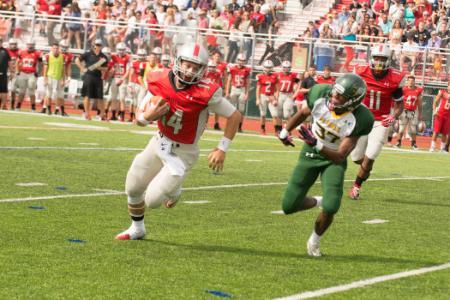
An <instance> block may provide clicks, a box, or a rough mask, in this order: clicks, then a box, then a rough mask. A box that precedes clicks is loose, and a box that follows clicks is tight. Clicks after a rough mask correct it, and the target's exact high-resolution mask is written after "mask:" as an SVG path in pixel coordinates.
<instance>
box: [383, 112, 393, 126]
mask: <svg viewBox="0 0 450 300" xmlns="http://www.w3.org/2000/svg"><path fill="white" fill-rule="evenodd" d="M394 122H395V117H394V116H393V115H389V116H387V117H386V118H384V119H383V120H381V125H382V126H383V127H389V126H391V124H392V123H394Z"/></svg>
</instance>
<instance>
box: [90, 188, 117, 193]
mask: <svg viewBox="0 0 450 300" xmlns="http://www.w3.org/2000/svg"><path fill="white" fill-rule="evenodd" d="M92 190H93V191H96V192H101V193H122V192H121V191H116V190H108V189H92Z"/></svg>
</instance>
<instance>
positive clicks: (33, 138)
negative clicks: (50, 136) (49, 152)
mask: <svg viewBox="0 0 450 300" xmlns="http://www.w3.org/2000/svg"><path fill="white" fill-rule="evenodd" d="M27 140H30V141H46V140H47V139H44V138H40V137H29V138H27Z"/></svg>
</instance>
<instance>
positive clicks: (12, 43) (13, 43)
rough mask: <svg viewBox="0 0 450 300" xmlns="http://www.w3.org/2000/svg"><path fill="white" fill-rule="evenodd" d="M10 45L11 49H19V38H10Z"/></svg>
mask: <svg viewBox="0 0 450 300" xmlns="http://www.w3.org/2000/svg"><path fill="white" fill-rule="evenodd" d="M8 47H9V48H10V49H11V50H16V49H17V40H16V39H12V38H11V39H9V41H8Z"/></svg>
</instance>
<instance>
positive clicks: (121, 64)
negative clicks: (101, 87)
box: [111, 54, 130, 78]
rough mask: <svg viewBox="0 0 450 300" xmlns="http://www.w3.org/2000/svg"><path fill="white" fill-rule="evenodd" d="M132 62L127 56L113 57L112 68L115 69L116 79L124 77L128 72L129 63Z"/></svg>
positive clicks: (114, 55)
mask: <svg viewBox="0 0 450 300" xmlns="http://www.w3.org/2000/svg"><path fill="white" fill-rule="evenodd" d="M129 61H130V56H129V55H128V54H125V55H124V56H120V55H117V54H113V55H111V62H112V66H113V67H114V77H115V78H117V77H122V76H123V75H125V73H126V72H127V67H128V62H129Z"/></svg>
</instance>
